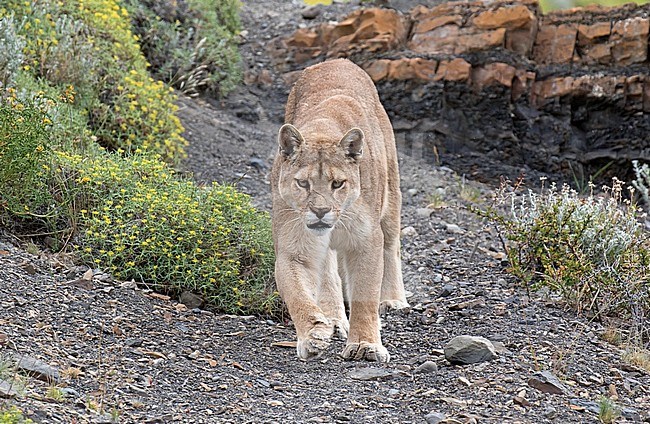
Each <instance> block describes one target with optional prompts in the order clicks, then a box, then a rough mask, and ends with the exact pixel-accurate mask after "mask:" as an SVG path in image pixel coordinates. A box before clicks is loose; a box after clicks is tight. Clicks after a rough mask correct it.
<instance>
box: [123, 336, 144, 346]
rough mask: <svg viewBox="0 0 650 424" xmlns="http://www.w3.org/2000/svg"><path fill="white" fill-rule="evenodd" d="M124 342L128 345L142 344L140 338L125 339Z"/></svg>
mask: <svg viewBox="0 0 650 424" xmlns="http://www.w3.org/2000/svg"><path fill="white" fill-rule="evenodd" d="M124 344H125V345H127V346H129V347H140V346H142V339H134V338H130V339H126V340H125V341H124Z"/></svg>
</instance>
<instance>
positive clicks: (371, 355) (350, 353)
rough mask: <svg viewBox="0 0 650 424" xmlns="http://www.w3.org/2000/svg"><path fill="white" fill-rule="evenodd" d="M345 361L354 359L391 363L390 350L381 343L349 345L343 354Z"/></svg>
mask: <svg viewBox="0 0 650 424" xmlns="http://www.w3.org/2000/svg"><path fill="white" fill-rule="evenodd" d="M341 356H342V357H343V359H350V360H352V359H354V360H362V359H365V360H366V361H373V362H388V361H390V354H389V353H388V350H386V348H385V347H384V346H383V345H382V344H381V343H368V342H363V341H362V342H359V343H348V344H347V345H346V346H345V349H343V353H341Z"/></svg>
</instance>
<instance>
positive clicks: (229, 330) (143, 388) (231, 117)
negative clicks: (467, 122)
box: [0, 0, 650, 423]
mask: <svg viewBox="0 0 650 424" xmlns="http://www.w3.org/2000/svg"><path fill="white" fill-rule="evenodd" d="M246 3H247V4H245V5H244V12H243V17H244V25H245V26H246V28H247V30H248V36H247V37H245V43H244V44H243V46H242V49H243V51H244V55H245V59H246V61H247V66H248V68H249V70H250V71H251V73H249V77H250V78H253V77H254V76H255V75H262V72H261V71H262V70H265V69H266V70H268V68H267V67H266V66H267V62H265V60H264V59H263V53H262V54H259V55H258V54H257V52H260V51H261V50H260V49H261V46H263V44H264V40H266V39H267V37H270V36H271V35H272V34H274V33H276V34H277V33H281V32H282V31H286V29H287V28H289V27H295V26H296V25H298V24H299V23H300V22H302V18H301V14H300V7H299V6H297V5H295V4H293V3H291V2H276V1H269V0H265V1H260V2H246ZM345 7H348V8H349V7H353V6H349V5H347V6H346V5H337V6H336V7H335V8H334V9H333V10H334V11H336V10H339V9H341V10H342V9H343V8H345ZM337 8H338V9H337ZM334 11H331V12H329V11H328V12H323V13H322V15H320V17H319V18H318V19H328V16H329V15H328V14H329V13H334ZM259 22H262V23H264V22H266V23H267V26H266V27H265V26H264V24H261V25H260V24H258V23H259ZM254 24H255V25H257V26H256V27H254V26H253V25H254ZM256 57H260V59H259V60H257V59H254V58H256ZM271 75H272V74H271ZM286 90H287V87H285V86H284V85H283V84H282V83H281V81H280V80H278V79H275V80H273V82H271V83H270V84H266V83H262V84H257V83H255V84H252V85H249V86H246V87H243V88H242V89H241V90H239V92H238V93H235V94H234V95H233V96H231V97H230V98H228V99H227V100H226V101H224V102H223V103H222V104H216V103H215V104H210V103H208V102H205V101H193V100H189V99H182V100H181V101H180V105H181V118H182V121H183V124H184V125H185V127H186V128H187V133H186V136H187V138H188V139H189V140H190V141H191V147H190V150H189V159H188V161H187V163H186V169H187V170H188V171H192V172H193V173H194V175H195V177H196V179H197V180H198V181H200V182H205V181H213V180H215V181H221V182H234V183H236V184H237V185H238V186H239V187H240V189H241V190H243V191H245V192H247V193H249V194H251V195H252V196H253V201H254V202H255V204H256V205H258V206H259V207H260V208H269V207H270V197H269V187H268V181H267V171H268V169H269V166H270V162H269V158H270V156H271V155H272V153H273V152H274V150H275V134H276V131H277V128H278V127H279V125H280V124H281V119H282V108H283V104H282V103H283V101H284V96H286ZM400 160H401V173H402V188H403V192H404V208H403V227H405V228H407V227H409V229H407V230H405V231H404V237H403V262H404V276H405V282H406V288H407V290H408V291H410V292H411V293H412V296H411V297H410V298H409V302H410V303H411V305H412V308H411V310H410V311H407V312H404V313H399V314H393V315H389V316H387V317H385V318H384V320H383V330H382V336H383V340H384V344H385V345H386V347H387V348H388V349H389V351H390V353H391V355H392V360H391V362H390V363H389V364H385V365H376V364H371V363H356V362H346V361H343V360H342V359H340V358H339V357H338V355H337V354H338V352H340V351H341V350H342V348H343V341H340V340H336V341H334V343H333V344H332V346H331V349H330V351H329V352H327V353H326V354H325V355H324V356H323V357H322V358H321V359H320V360H317V361H312V362H301V361H299V360H297V358H296V356H295V352H294V349H293V348H292V347H285V345H290V343H287V342H291V341H293V340H294V337H295V336H294V330H293V328H292V326H291V324H290V322H274V321H267V320H263V319H260V318H257V317H233V316H226V315H219V314H214V313H211V312H208V311H203V310H198V309H196V310H188V309H187V307H185V305H182V304H180V303H178V302H177V301H176V300H174V299H168V298H166V297H165V296H161V295H158V294H156V293H154V292H152V291H150V290H147V289H146V288H143V287H135V285H134V284H132V283H128V282H127V283H123V282H119V281H114V280H113V279H112V278H111V277H110V276H108V275H103V274H96V275H94V278H93V279H92V281H86V280H84V279H82V278H81V277H82V275H83V273H84V272H85V271H86V270H85V269H84V268H76V267H73V266H71V265H70V264H68V263H66V260H65V258H62V257H59V258H55V261H54V262H53V258H51V257H49V256H47V255H44V254H40V255H39V254H38V253H37V252H32V253H36V254H31V253H27V252H26V251H25V250H24V246H23V247H22V248H21V247H17V243H13V242H12V240H11V239H10V238H9V237H7V236H3V237H0V240H1V241H0V311H1V313H0V349H1V350H2V355H5V356H9V355H12V356H13V355H28V356H30V357H33V358H36V359H39V360H41V361H43V362H45V363H47V364H49V365H50V366H52V367H54V368H55V370H56V371H58V374H59V377H58V378H59V384H58V386H59V387H63V391H65V392H66V396H65V399H64V400H61V401H55V400H52V399H46V398H45V396H44V394H45V393H46V391H47V389H48V387H49V386H50V384H48V383H46V382H41V381H39V380H37V379H34V378H27V379H25V381H24V383H25V388H24V389H23V393H24V394H25V395H26V396H19V397H17V398H16V399H15V400H12V401H11V402H13V403H15V404H17V405H18V406H19V407H20V408H21V409H22V410H23V411H24V412H25V414H26V415H28V416H30V417H31V418H32V419H33V420H35V421H37V422H43V423H73V422H78V423H86V422H95V423H99V422H124V423H168V422H169V423H171V422H179V423H231V422H232V423H245V422H250V423H260V422H264V423H271V422H278V423H286V422H301V423H302V422H323V423H331V422H353V423H358V422H368V423H377V422H379V423H396V422H400V423H422V422H439V421H436V419H437V418H436V417H438V418H440V417H441V415H440V414H444V416H445V417H446V418H447V419H448V421H446V422H449V423H451V422H468V423H469V422H495V423H504V422H507V423H514V422H525V423H540V422H558V423H582V422H598V420H597V411H596V412H594V408H597V402H598V400H599V398H600V397H601V396H602V395H607V396H610V397H615V398H616V403H617V404H618V405H620V406H622V407H624V408H625V409H624V410H623V415H624V416H626V417H627V420H628V421H640V420H643V419H645V420H650V415H648V414H649V412H648V411H650V389H649V387H650V376H648V375H647V373H644V372H642V371H640V370H635V369H633V368H630V367H629V366H627V365H625V364H623V363H622V362H621V359H620V358H621V354H622V352H621V351H620V350H619V349H617V348H616V347H614V346H612V345H609V344H607V343H605V342H603V341H602V340H600V338H599V337H598V335H599V334H600V332H601V331H602V328H600V327H599V325H598V324H595V323H589V322H587V321H585V320H583V319H581V318H577V317H576V316H575V314H574V313H573V312H570V311H564V310H562V309H560V308H559V307H558V306H557V305H556V304H555V303H554V302H552V299H549V298H546V299H543V298H541V297H540V296H538V295H533V296H532V298H529V297H528V295H527V294H526V292H525V291H524V290H522V289H520V288H517V287H516V285H515V282H514V281H513V280H512V278H511V277H509V276H508V275H507V274H506V273H505V272H504V267H503V264H502V259H501V258H502V255H501V254H500V250H501V249H500V243H499V241H498V238H497V237H496V235H495V234H494V232H493V231H491V230H490V229H489V228H485V226H484V225H483V223H482V222H481V221H480V220H479V219H477V218H476V216H474V215H473V214H471V213H470V212H468V211H467V209H466V206H467V205H468V204H469V203H470V202H471V201H477V200H480V199H486V198H487V196H488V192H489V189H486V188H485V187H484V186H482V185H479V184H477V183H473V182H467V181H463V180H462V179H461V178H459V177H458V176H457V175H456V174H455V173H454V172H453V171H451V170H449V169H446V168H435V167H433V166H432V165H429V164H425V163H421V162H418V161H417V160H414V159H412V158H409V157H407V156H402V157H401V159H400ZM432 200H435V203H437V205H438V206H441V207H439V208H435V209H425V207H426V206H427V205H428V204H430V203H431V202H432ZM57 261H58V262H57ZM462 334H468V335H474V336H483V337H486V338H488V339H490V340H491V341H493V342H497V343H496V344H497V346H498V347H499V348H500V353H499V357H498V358H497V359H495V360H493V361H490V362H483V363H479V364H475V365H467V366H455V365H451V364H449V363H448V362H447V361H446V360H445V359H444V355H442V351H441V350H442V348H443V346H444V345H445V344H446V343H447V342H448V341H449V340H450V339H451V338H452V337H454V336H457V335H462ZM543 370H545V371H548V372H551V373H553V374H554V375H555V376H557V377H558V378H559V379H560V380H562V382H563V385H562V390H563V393H559V394H551V393H545V392H544V391H543V390H546V391H548V390H550V389H548V386H544V385H541V386H540V385H537V386H538V387H541V388H542V390H540V389H537V388H534V387H532V386H531V384H530V380H531V378H537V377H536V374H535V373H536V372H538V371H543ZM540 378H541V377H540ZM533 385H535V384H534V380H533ZM0 390H1V389H0ZM431 413H434V414H432V415H429V417H428V418H425V417H427V415H428V414H431ZM436 414H438V415H436ZM452 419H453V420H457V421H452ZM111 420H113V421H111Z"/></svg>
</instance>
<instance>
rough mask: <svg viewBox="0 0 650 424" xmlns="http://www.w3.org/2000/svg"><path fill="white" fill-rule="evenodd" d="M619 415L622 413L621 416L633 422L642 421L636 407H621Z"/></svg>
mask: <svg viewBox="0 0 650 424" xmlns="http://www.w3.org/2000/svg"><path fill="white" fill-rule="evenodd" d="M621 415H623V418H625V419H627V420H630V421H632V422H635V423H640V422H641V421H643V418H641V414H640V413H639V411H637V410H636V409H632V408H623V409H622V410H621Z"/></svg>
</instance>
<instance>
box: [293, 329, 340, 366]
mask: <svg viewBox="0 0 650 424" xmlns="http://www.w3.org/2000/svg"><path fill="white" fill-rule="evenodd" d="M333 333H334V325H333V324H332V322H331V321H329V320H327V321H326V322H324V321H321V322H318V323H317V324H316V325H314V328H312V329H311V330H309V332H308V333H307V337H305V338H304V339H300V338H298V344H297V345H296V350H297V352H298V357H299V358H300V359H303V360H308V359H316V358H318V357H319V356H320V355H321V354H322V353H323V351H325V350H326V349H327V348H328V347H329V345H330V339H331V338H332V334H333Z"/></svg>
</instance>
